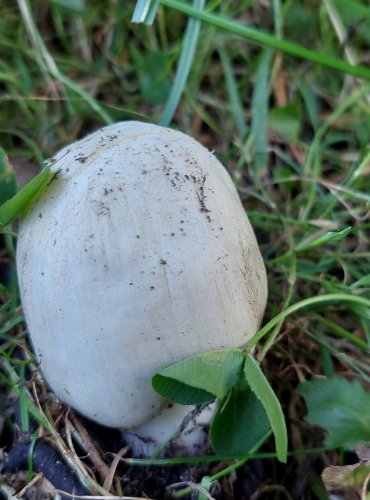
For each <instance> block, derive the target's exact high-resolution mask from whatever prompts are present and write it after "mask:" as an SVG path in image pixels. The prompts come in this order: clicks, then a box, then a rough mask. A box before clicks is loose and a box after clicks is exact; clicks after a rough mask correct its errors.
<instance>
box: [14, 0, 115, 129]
mask: <svg viewBox="0 0 370 500" xmlns="http://www.w3.org/2000/svg"><path fill="white" fill-rule="evenodd" d="M18 6H19V9H20V11H21V14H22V17H23V21H24V23H25V25H26V28H27V31H28V34H29V37H30V39H31V41H32V43H33V45H34V47H35V53H36V57H37V58H38V59H39V60H40V64H41V67H42V68H43V69H44V70H45V71H47V72H48V73H49V74H50V75H51V76H53V77H54V78H56V79H57V80H59V81H60V82H62V83H63V84H64V85H65V86H66V87H67V88H69V89H70V90H72V91H73V92H75V93H76V94H77V95H79V96H80V97H81V98H82V99H83V100H84V101H85V102H86V103H87V104H88V105H89V106H90V107H91V108H92V109H93V110H94V111H95V112H96V113H97V114H98V115H99V116H100V118H101V119H102V120H103V121H104V122H105V123H107V124H110V123H113V120H112V118H111V117H110V115H109V114H108V113H107V111H105V109H103V108H102V106H101V105H100V104H99V103H98V102H97V101H96V100H95V99H94V98H93V97H92V96H91V95H90V94H89V93H88V92H86V90H84V89H83V88H82V87H81V86H80V85H79V84H78V83H76V82H75V81H73V80H72V79H71V78H69V77H68V76H66V75H64V74H63V73H62V72H61V71H60V70H59V68H58V67H57V65H56V64H55V61H54V59H53V58H52V57H51V55H50V53H49V51H48V49H47V48H46V45H45V43H44V41H43V39H42V38H41V36H40V34H39V32H38V30H37V28H36V25H35V23H34V20H33V16H32V13H31V9H30V6H29V4H28V2H27V0H18Z"/></svg>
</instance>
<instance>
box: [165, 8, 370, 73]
mask: <svg viewBox="0 0 370 500" xmlns="http://www.w3.org/2000/svg"><path fill="white" fill-rule="evenodd" d="M161 3H162V5H165V6H166V7H170V8H172V9H174V10H177V11H179V12H182V13H184V14H187V15H188V16H192V17H195V18H196V19H200V20H201V21H204V22H206V23H208V24H211V25H213V26H217V27H218V28H221V29H224V30H227V31H230V32H231V33H234V34H235V35H239V36H241V37H243V38H246V39H247V40H250V41H251V42H255V43H257V44H259V45H264V46H266V47H273V48H274V49H277V50H281V51H282V52H286V53H287V54H291V55H293V56H296V57H300V58H302V59H306V60H307V61H311V62H314V63H317V64H321V65H322V66H327V67H328V68H332V69H335V70H338V71H341V72H342V73H347V74H350V75H354V76H357V77H359V78H363V79H365V80H370V69H369V68H367V67H365V66H361V65H352V64H349V63H347V62H345V61H342V60H341V59H337V58H336V57H332V56H331V55H329V54H323V53H322V52H316V51H315V50H311V49H307V48H306V47H303V46H302V45H299V44H297V43H294V42H290V41H288V40H280V39H279V38H277V37H276V36H274V35H271V34H269V33H265V32H263V31H259V30H256V29H254V28H250V27H249V26H244V25H242V24H240V23H238V22H236V21H233V20H230V19H227V18H224V17H221V16H218V15H217V14H212V13H210V12H205V11H201V10H197V9H196V8H194V7H192V6H190V5H187V4H186V3H184V2H180V1H179V0H161Z"/></svg>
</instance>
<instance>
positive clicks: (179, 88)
mask: <svg viewBox="0 0 370 500" xmlns="http://www.w3.org/2000/svg"><path fill="white" fill-rule="evenodd" d="M204 4H205V0H194V3H193V5H194V9H195V10H196V11H197V12H201V11H202V9H203V8H204ZM199 31H200V22H199V21H198V20H197V19H189V21H188V25H187V27H186V32H185V36H184V42H183V47H182V50H181V54H180V57H179V61H178V65H177V73H176V76H175V80H174V82H173V85H172V89H171V93H170V95H169V97H168V100H167V103H166V106H165V108H164V110H163V113H162V116H161V119H160V121H159V123H160V125H163V126H164V127H167V126H168V125H169V124H170V123H171V121H172V118H173V116H174V114H175V112H176V108H177V106H178V104H179V102H180V99H181V96H182V94H183V92H184V88H185V85H186V82H187V79H188V76H189V73H190V69H191V66H192V63H193V59H194V54H195V49H196V46H197V43H198V38H199Z"/></svg>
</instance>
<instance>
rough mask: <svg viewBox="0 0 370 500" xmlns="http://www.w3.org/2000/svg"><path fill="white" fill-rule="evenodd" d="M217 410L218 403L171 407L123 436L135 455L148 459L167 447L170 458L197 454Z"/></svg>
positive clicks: (169, 404)
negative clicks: (169, 450) (169, 451)
mask: <svg viewBox="0 0 370 500" xmlns="http://www.w3.org/2000/svg"><path fill="white" fill-rule="evenodd" d="M215 409H216V402H213V403H210V404H208V405H206V406H194V405H191V406H183V405H179V404H174V403H168V405H167V406H166V407H165V408H164V409H163V410H162V411H161V413H159V414H158V415H156V416H155V417H154V418H153V419H152V420H150V421H148V422H146V423H145V424H143V425H141V426H140V427H137V428H136V429H135V430H133V431H124V432H123V437H124V439H125V441H126V442H127V443H128V444H129V445H130V446H131V449H132V453H133V455H134V456H142V457H149V456H152V455H156V454H158V453H160V452H161V451H162V450H163V449H165V448H170V449H171V456H189V455H196V454H197V453H199V450H200V449H201V448H202V447H203V446H204V444H205V443H206V441H207V436H208V433H207V429H208V426H209V424H210V421H211V419H212V417H213V414H214V412H215Z"/></svg>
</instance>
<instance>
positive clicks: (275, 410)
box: [244, 353, 288, 463]
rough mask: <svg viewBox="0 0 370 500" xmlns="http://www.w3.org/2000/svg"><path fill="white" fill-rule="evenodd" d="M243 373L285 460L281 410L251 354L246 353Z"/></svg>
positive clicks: (284, 430)
mask: <svg viewBox="0 0 370 500" xmlns="http://www.w3.org/2000/svg"><path fill="white" fill-rule="evenodd" d="M244 375H245V378H246V380H247V382H248V384H249V386H250V388H251V389H252V391H253V393H254V394H255V395H256V397H257V398H258V399H259V401H260V402H261V403H262V406H263V408H264V409H265V411H266V414H267V416H268V419H269V421H270V425H271V428H272V432H273V433H274V436H275V446H276V454H277V457H278V459H279V460H280V462H284V463H285V462H286V461H287V450H288V433H287V428H286V423H285V418H284V414H283V410H282V409H281V405H280V402H279V400H278V398H277V397H276V394H275V393H274V391H273V390H272V388H271V386H270V384H269V382H268V380H267V379H266V377H265V375H264V374H263V372H262V370H261V368H260V367H259V364H258V363H257V361H256V360H255V359H254V358H253V356H252V355H251V354H249V353H247V354H246V357H245V362H244Z"/></svg>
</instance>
